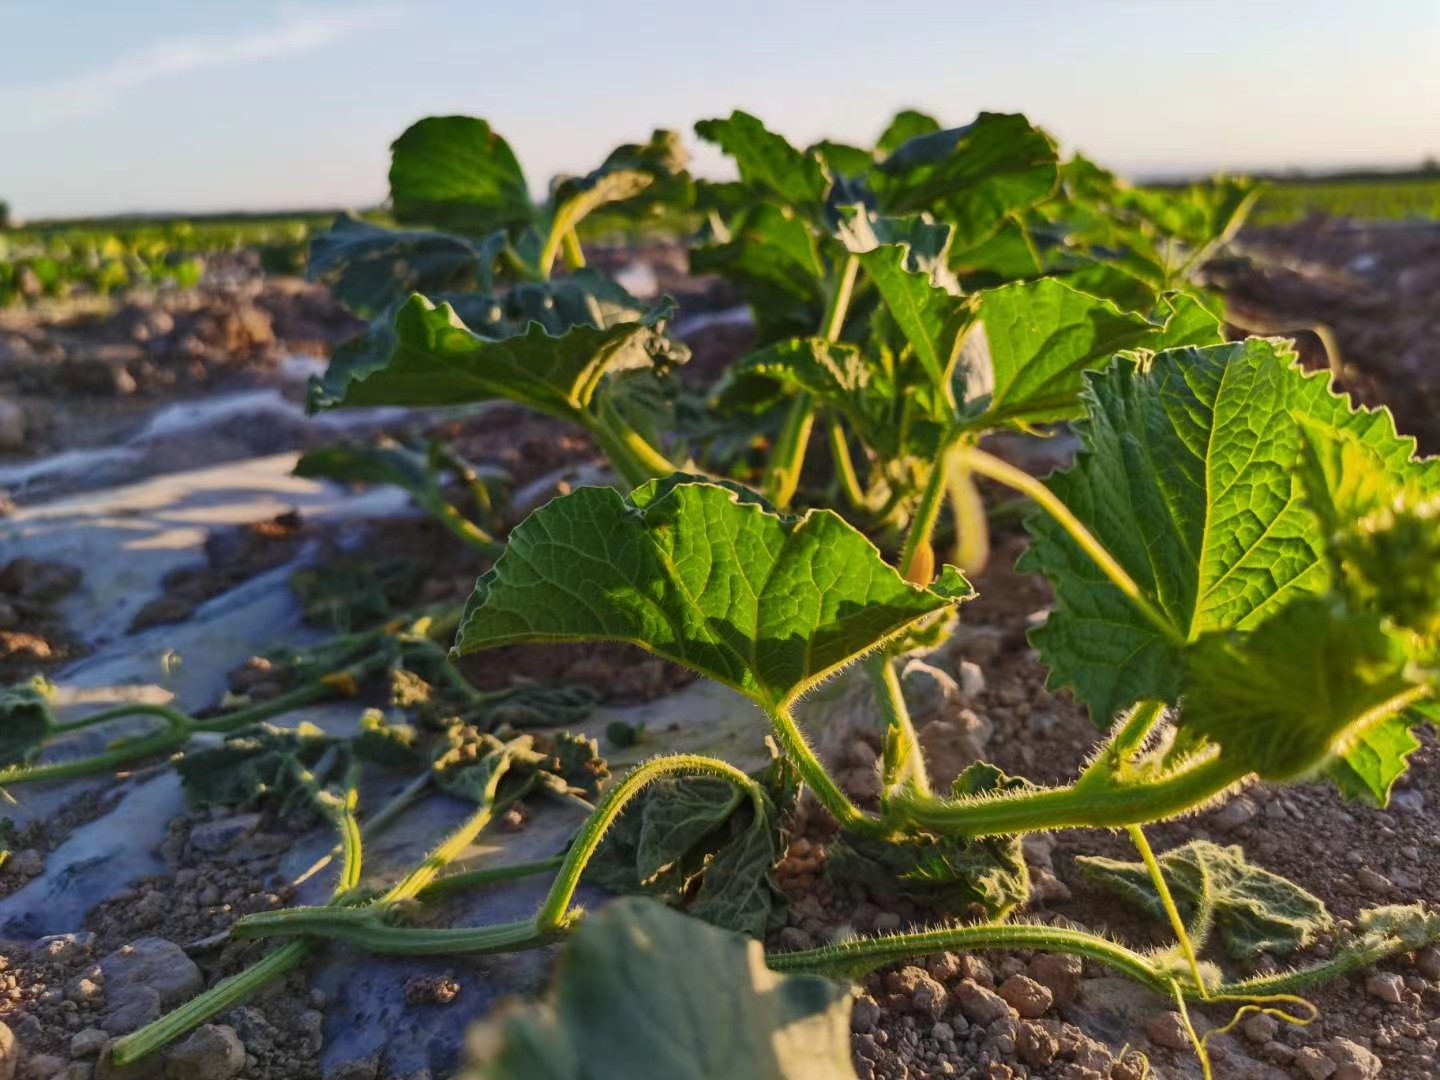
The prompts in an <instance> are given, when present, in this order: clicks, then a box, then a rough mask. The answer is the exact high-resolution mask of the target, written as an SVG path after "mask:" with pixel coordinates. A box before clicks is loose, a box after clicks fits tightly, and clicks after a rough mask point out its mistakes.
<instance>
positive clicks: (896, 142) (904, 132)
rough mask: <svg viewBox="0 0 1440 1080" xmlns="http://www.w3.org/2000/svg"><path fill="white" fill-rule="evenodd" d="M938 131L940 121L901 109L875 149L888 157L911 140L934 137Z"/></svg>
mask: <svg viewBox="0 0 1440 1080" xmlns="http://www.w3.org/2000/svg"><path fill="white" fill-rule="evenodd" d="M939 130H940V121H938V120H936V119H935V118H934V117H933V116H930V115H929V114H927V113H923V112H919V111H917V110H915V109H901V110H900V111H899V112H898V113H896V114H895V118H894V119H893V120H891V121H890V123H889V125H888V126H886V128H885V131H884V132H883V133H882V134H881V136H880V138H879V139H878V140H877V141H876V143H875V149H876V150H878V151H879V152H880V153H881V155H883V156H884V157H889V156H890V155H891V154H893V153H894V152H895V151H896V150H899V149H900V147H902V146H904V145H905V144H906V143H907V142H909V141H910V140H911V139H918V138H920V137H921V136H922V135H934V134H935V133H936V132H938V131H939Z"/></svg>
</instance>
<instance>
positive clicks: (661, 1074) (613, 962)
mask: <svg viewBox="0 0 1440 1080" xmlns="http://www.w3.org/2000/svg"><path fill="white" fill-rule="evenodd" d="M469 1044H470V1047H471V1051H472V1054H473V1055H474V1058H473V1062H472V1065H471V1069H470V1071H469V1072H467V1073H466V1074H465V1075H466V1076H467V1077H469V1078H470V1080H598V1078H600V1077H621V1076H623V1077H627V1078H631V1080H719V1078H732V1077H733V1078H734V1080H741V1078H744V1080H845V1078H847V1077H850V1078H853V1077H854V1076H855V1071H854V1068H853V1067H852V1065H851V1059H850V994H849V991H848V989H847V988H846V987H845V986H843V985H842V984H840V983H836V982H832V981H830V980H828V979H824V978H821V977H818V976H796V975H779V974H777V973H775V972H772V971H770V970H769V968H767V967H766V966H765V954H764V950H763V949H762V948H761V946H760V943H759V942H758V941H747V940H745V939H744V938H743V937H741V936H740V935H738V934H733V933H729V932H727V931H724V930H717V929H715V928H714V927H711V926H707V925H706V924H705V923H703V922H701V921H699V920H698V919H691V918H687V917H686V916H684V915H679V914H677V913H675V912H673V911H669V910H667V909H666V908H665V907H663V906H661V905H659V904H657V903H655V902H654V901H651V900H645V899H641V898H633V899H625V900H617V901H615V902H614V903H612V904H610V905H608V906H607V907H605V908H604V909H603V910H602V911H600V912H599V913H598V914H595V915H591V916H589V917H588V918H586V919H585V921H584V922H583V923H581V925H580V928H579V930H577V931H576V933H575V935H574V937H573V938H572V939H571V942H570V944H569V946H568V947H567V949H566V952H565V954H564V956H563V958H562V960H561V963H560V970H559V975H558V978H557V985H556V987H555V989H554V990H552V991H551V993H550V995H549V997H548V998H547V999H546V1000H544V1001H542V1002H540V1003H537V1004H535V1005H531V1006H528V1007H526V1008H525V1009H523V1010H522V1011H518V1012H517V1011H512V1012H510V1013H509V1014H497V1015H496V1016H494V1017H493V1018H491V1019H489V1020H487V1021H485V1022H484V1024H483V1026H482V1027H481V1028H479V1029H477V1030H472V1032H471V1034H470V1038H469Z"/></svg>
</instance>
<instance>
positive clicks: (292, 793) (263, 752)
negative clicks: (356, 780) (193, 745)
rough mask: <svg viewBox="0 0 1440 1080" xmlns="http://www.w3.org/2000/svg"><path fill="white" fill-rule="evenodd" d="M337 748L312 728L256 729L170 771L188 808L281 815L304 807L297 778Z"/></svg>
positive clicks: (194, 754) (305, 791) (192, 755)
mask: <svg viewBox="0 0 1440 1080" xmlns="http://www.w3.org/2000/svg"><path fill="white" fill-rule="evenodd" d="M341 746H342V744H341V742H340V741H339V740H336V739H334V738H332V737H331V736H329V735H327V734H325V732H323V731H321V730H320V729H319V728H317V727H315V726H314V725H313V724H301V725H300V726H299V727H297V728H295V729H294V730H287V729H285V728H279V727H274V726H272V725H270V724H261V725H259V726H258V727H256V728H253V729H251V730H248V731H242V732H239V733H237V734H235V735H230V736H228V737H227V738H226V739H225V741H224V742H222V743H221V744H220V745H219V746H212V747H206V748H204V749H200V750H194V751H191V752H189V753H187V754H186V755H185V756H184V757H182V758H181V759H180V760H179V762H178V763H177V764H176V766H175V769H176V772H178V773H179V774H180V782H181V784H182V785H183V786H184V788H185V794H186V797H187V798H189V800H190V805H192V806H195V807H203V806H228V807H241V806H245V807H250V806H266V807H278V808H280V809H282V810H283V809H285V808H288V807H291V806H294V805H297V804H300V803H304V802H306V801H308V799H309V797H310V796H309V792H310V788H309V787H308V786H307V785H306V784H305V783H303V782H302V780H301V777H302V776H303V775H305V774H308V773H309V772H310V771H311V770H312V769H314V768H315V767H316V766H317V765H318V764H319V762H320V760H321V758H322V757H324V756H325V754H326V753H327V752H328V751H330V750H331V749H332V748H335V749H339V748H340V747H341ZM337 762H338V758H337ZM321 779H322V780H323V777H322V778H321Z"/></svg>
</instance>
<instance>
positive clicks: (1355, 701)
mask: <svg viewBox="0 0 1440 1080" xmlns="http://www.w3.org/2000/svg"><path fill="white" fill-rule="evenodd" d="M1408 661H1409V657H1408V655H1407V652H1406V650H1405V648H1404V645H1403V643H1402V642H1401V641H1400V640H1399V639H1397V637H1396V636H1395V635H1394V634H1392V633H1389V632H1387V631H1386V629H1385V628H1384V627H1383V626H1382V625H1381V623H1380V620H1379V619H1378V618H1377V617H1376V616H1375V615H1373V614H1371V613H1368V612H1354V611H1351V610H1348V609H1346V608H1345V607H1344V606H1343V605H1341V604H1338V603H1336V602H1335V601H1332V600H1329V599H1326V598H1324V597H1304V598H1301V599H1297V600H1293V601H1291V602H1290V603H1289V604H1287V605H1286V606H1285V607H1284V608H1282V609H1281V610H1280V611H1279V612H1278V613H1277V614H1275V615H1274V616H1272V617H1271V618H1269V619H1267V620H1266V621H1265V622H1264V623H1262V624H1261V625H1260V626H1259V627H1257V628H1256V629H1254V630H1252V631H1249V632H1235V631H1230V632H1226V631H1220V632H1216V633H1211V634H1206V635H1204V636H1202V637H1201V638H1200V639H1199V640H1198V641H1197V642H1195V643H1194V644H1193V645H1191V646H1189V647H1188V648H1187V649H1186V651H1185V672H1184V686H1183V693H1184V713H1183V716H1182V721H1181V722H1182V724H1183V728H1184V730H1185V731H1186V732H1189V733H1193V734H1197V735H1200V736H1203V737H1205V738H1207V739H1209V740H1210V741H1211V742H1214V743H1216V744H1218V745H1219V746H1220V749H1221V754H1222V756H1224V757H1227V758H1233V759H1234V760H1236V761H1239V762H1243V763H1244V764H1245V766H1246V767H1247V768H1248V769H1250V770H1252V771H1254V772H1256V773H1258V774H1259V775H1260V776H1261V777H1262V778H1263V779H1266V780H1277V781H1283V780H1295V779H1299V778H1301V777H1304V776H1306V775H1309V774H1310V773H1311V772H1314V771H1315V770H1316V769H1319V768H1321V767H1322V766H1324V765H1325V764H1326V763H1327V762H1328V761H1329V760H1330V759H1331V758H1332V757H1334V756H1335V755H1337V754H1344V753H1346V752H1347V751H1348V750H1349V749H1350V748H1351V746H1352V745H1353V744H1354V741H1355V740H1356V739H1357V738H1358V737H1359V736H1360V735H1361V734H1364V733H1367V732H1371V731H1373V730H1374V729H1375V728H1376V727H1377V725H1379V724H1380V723H1381V722H1382V721H1384V720H1385V719H1387V718H1388V716H1389V715H1393V710H1391V713H1390V714H1386V713H1384V712H1377V710H1381V709H1382V707H1383V706H1385V705H1386V703H1388V702H1391V701H1392V700H1393V699H1394V698H1396V697H1397V696H1398V695H1400V694H1402V693H1404V692H1405V691H1407V690H1410V689H1411V688H1412V686H1413V683H1412V682H1411V680H1410V678H1409V677H1408V671H1407V669H1408ZM1395 736H1396V733H1395V732H1394V730H1393V729H1388V728H1387V729H1385V730H1383V731H1382V732H1380V734H1379V736H1378V738H1380V739H1383V740H1388V745H1387V744H1384V743H1382V744H1379V745H1377V744H1374V743H1372V744H1369V745H1368V746H1367V750H1368V751H1370V752H1375V753H1381V752H1386V753H1387V757H1386V758H1385V759H1384V760H1387V761H1388V760H1392V758H1391V757H1390V756H1389V755H1393V754H1394V753H1395V752H1396V751H1398V750H1401V749H1403V746H1401V745H1397V744H1396V742H1395ZM1403 760H1404V759H1403V757H1402V758H1400V762H1401V765H1402V767H1403ZM1380 794H1381V796H1382V798H1383V794H1384V792H1381V793H1380Z"/></svg>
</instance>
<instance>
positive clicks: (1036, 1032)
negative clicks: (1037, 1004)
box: [1015, 1021, 1059, 1069]
mask: <svg viewBox="0 0 1440 1080" xmlns="http://www.w3.org/2000/svg"><path fill="white" fill-rule="evenodd" d="M1058 1050H1059V1045H1058V1044H1057V1043H1056V1041H1055V1036H1054V1035H1051V1034H1050V1032H1049V1031H1048V1030H1046V1028H1045V1027H1044V1026H1042V1025H1040V1024H1035V1023H1031V1022H1029V1021H1026V1022H1025V1023H1023V1024H1021V1025H1020V1028H1019V1030H1018V1031H1017V1032H1016V1033H1015V1051H1016V1053H1018V1054H1019V1055H1020V1060H1021V1061H1022V1062H1024V1063H1025V1064H1026V1065H1029V1066H1030V1067H1031V1068H1032V1069H1042V1068H1044V1067H1045V1066H1046V1065H1049V1064H1050V1063H1051V1062H1052V1061H1054V1060H1055V1054H1056V1052H1057V1051H1058Z"/></svg>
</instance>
